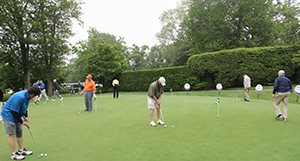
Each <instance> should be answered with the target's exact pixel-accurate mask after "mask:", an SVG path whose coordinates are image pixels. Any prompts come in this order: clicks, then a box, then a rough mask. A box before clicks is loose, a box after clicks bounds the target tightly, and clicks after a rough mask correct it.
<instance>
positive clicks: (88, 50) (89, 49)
mask: <svg viewBox="0 0 300 161" xmlns="http://www.w3.org/2000/svg"><path fill="white" fill-rule="evenodd" d="M88 33H89V37H88V40H87V41H80V42H78V43H77V46H76V47H75V46H74V47H73V53H76V54H77V58H76V60H73V61H74V66H72V67H73V71H74V75H75V76H74V78H76V80H81V81H83V80H84V79H85V76H86V75H88V74H92V76H93V79H94V80H95V81H97V82H98V83H103V84H104V85H105V86H104V88H107V87H109V84H110V83H109V82H111V81H112V79H113V78H114V77H117V76H118V75H119V74H120V73H121V72H122V71H124V69H126V68H127V66H128V65H127V62H126V61H125V49H126V47H125V46H124V39H123V38H121V37H120V38H119V39H117V38H116V36H114V35H111V34H108V33H101V32H99V31H97V30H96V29H95V28H90V29H89V31H88ZM106 42H108V43H110V44H108V43H106Z"/></svg>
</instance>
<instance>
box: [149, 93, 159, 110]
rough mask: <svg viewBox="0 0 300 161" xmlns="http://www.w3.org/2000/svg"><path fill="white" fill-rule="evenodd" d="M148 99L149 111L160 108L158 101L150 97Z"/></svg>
mask: <svg viewBox="0 0 300 161" xmlns="http://www.w3.org/2000/svg"><path fill="white" fill-rule="evenodd" d="M147 97H148V108H149V109H154V108H159V107H158V105H157V103H156V101H155V100H154V99H153V98H151V97H149V96H147Z"/></svg>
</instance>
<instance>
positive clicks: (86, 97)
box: [84, 92, 89, 111]
mask: <svg viewBox="0 0 300 161" xmlns="http://www.w3.org/2000/svg"><path fill="white" fill-rule="evenodd" d="M84 102H85V111H88V110H89V108H88V106H89V103H88V92H85V93H84Z"/></svg>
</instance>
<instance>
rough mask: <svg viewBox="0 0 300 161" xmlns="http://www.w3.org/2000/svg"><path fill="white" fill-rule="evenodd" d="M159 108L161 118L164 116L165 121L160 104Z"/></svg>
mask: <svg viewBox="0 0 300 161" xmlns="http://www.w3.org/2000/svg"><path fill="white" fill-rule="evenodd" d="M159 109H160V114H161V118H162V120H163V122H164V123H165V119H164V115H163V113H162V110H161V108H160V106H159Z"/></svg>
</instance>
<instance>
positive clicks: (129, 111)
mask: <svg viewBox="0 0 300 161" xmlns="http://www.w3.org/2000/svg"><path fill="white" fill-rule="evenodd" d="M219 98H220V104H219V107H220V116H219V117H217V112H218V106H217V105H216V104H215V101H216V99H217V96H216V97H206V96H188V95H187V96H173V97H171V96H170V95H165V96H163V99H162V105H161V108H162V110H163V115H164V119H165V122H166V124H167V125H168V127H167V128H164V127H163V126H161V125H158V126H157V127H151V126H150V125H149V123H150V118H149V110H148V108H147V95H146V93H138V94H135V93H121V95H120V98H119V99H113V98H112V94H103V95H102V97H101V96H100V95H98V97H97V107H98V112H97V113H96V112H95V111H93V112H84V111H83V110H84V107H83V106H84V105H83V97H82V96H65V97H64V100H63V101H64V102H63V105H62V104H61V102H60V101H59V100H57V101H56V102H46V103H45V104H42V103H40V104H39V105H38V106H34V105H32V102H31V104H30V107H29V118H30V126H31V130H32V133H33V136H34V138H35V140H36V142H37V144H38V146H39V149H40V151H41V153H44V154H45V153H47V154H48V156H47V157H43V160H55V161H59V160H62V161H63V160H76V161H78V160H82V161H83V160H107V161H112V160H120V161H121V160H122V161H124V160H130V161H132V160H149V161H150V160H298V159H299V158H300V154H299V151H300V147H299V143H300V139H299V135H298V133H299V131H300V126H299V125H300V117H299V116H298V113H300V108H299V105H298V104H293V103H290V104H288V107H289V112H288V121H287V122H283V121H276V120H275V119H274V118H275V116H276V113H275V107H274V105H273V102H272V101H264V100H259V99H252V100H251V101H250V102H249V103H248V102H244V101H236V100H235V99H234V98H228V97H219ZM80 107H82V108H81V109H80ZM78 112H80V114H78ZM155 112H156V111H155ZM154 116H155V117H154V118H155V122H156V121H157V118H156V114H155V115H154ZM172 125H173V126H174V127H172ZM3 126H4V124H0V145H1V153H0V158H1V160H10V156H9V154H10V149H9V146H8V143H7V135H5V132H4V127H3ZM23 130H24V132H23V134H24V136H23V138H24V145H25V147H26V148H27V149H29V150H33V151H34V152H35V153H34V154H33V156H28V157H26V160H40V159H41V158H37V155H38V152H37V150H36V147H35V145H34V142H33V141H32V139H31V136H30V133H29V132H28V130H27V128H23Z"/></svg>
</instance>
